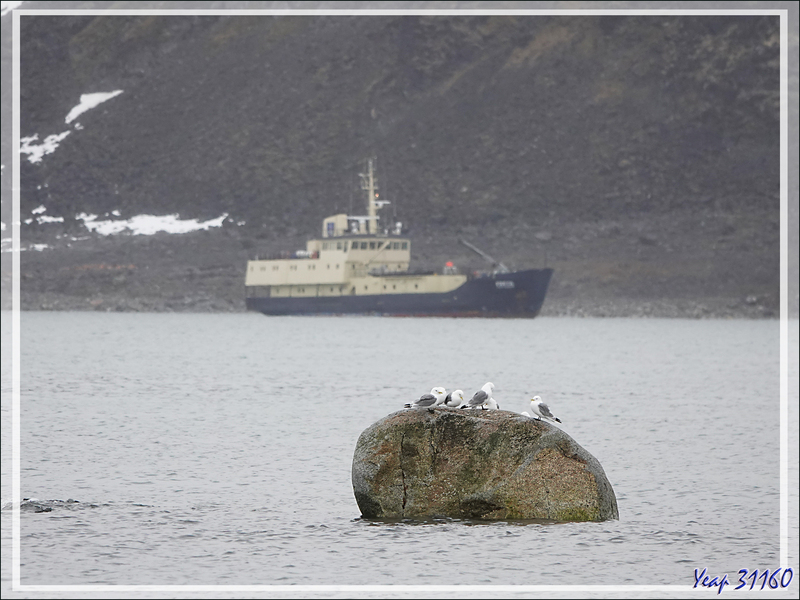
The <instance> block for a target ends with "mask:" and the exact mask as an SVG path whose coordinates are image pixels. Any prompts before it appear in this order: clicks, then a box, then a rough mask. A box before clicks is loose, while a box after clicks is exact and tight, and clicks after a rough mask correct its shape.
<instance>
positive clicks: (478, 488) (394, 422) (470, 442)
mask: <svg viewBox="0 0 800 600" xmlns="http://www.w3.org/2000/svg"><path fill="white" fill-rule="evenodd" d="M352 479H353V491H354V493H355V496H356V502H357V503H358V507H359V509H360V510H361V513H362V515H363V516H364V517H366V518H404V517H405V518H425V517H436V516H442V517H454V518H463V519H546V520H553V521H604V520H607V519H618V518H619V512H618V510H617V499H616V496H615V495H614V490H613V489H612V488H611V484H610V483H609V482H608V479H607V478H606V475H605V473H604V472H603V468H602V467H601V466H600V463H599V462H598V461H597V459H595V458H594V457H593V456H592V455H591V454H589V453H588V452H587V451H586V450H584V449H583V448H582V447H581V446H579V445H578V443H577V442H575V440H573V439H572V438H571V437H570V436H568V435H567V434H566V433H564V432H563V431H561V430H560V429H558V428H557V427H555V426H553V425H550V424H549V423H545V422H542V421H538V420H534V419H531V418H529V417H526V416H524V415H520V414H517V413H514V412H509V411H504V410H462V409H451V408H444V407H437V408H435V409H433V408H421V409H420V408H412V409H408V410H403V411H400V412H396V413H393V414H391V415H388V416H387V417H384V418H383V419H381V420H380V421H378V422H377V423H374V424H373V425H372V426H370V427H368V428H367V429H366V430H365V431H364V432H363V433H362V434H361V436H360V437H359V438H358V443H357V444H356V450H355V454H354V456H353V470H352Z"/></svg>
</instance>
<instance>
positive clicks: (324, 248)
mask: <svg viewBox="0 0 800 600" xmlns="http://www.w3.org/2000/svg"><path fill="white" fill-rule="evenodd" d="M322 249H323V250H327V249H328V242H323V244H322Z"/></svg>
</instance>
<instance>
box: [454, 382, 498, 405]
mask: <svg viewBox="0 0 800 600" xmlns="http://www.w3.org/2000/svg"><path fill="white" fill-rule="evenodd" d="M493 390H494V384H493V383H492V382H491V381H487V382H486V383H484V384H483V387H482V388H481V389H479V390H478V391H477V392H475V395H474V396H472V398H471V399H470V401H469V402H467V403H466V404H464V405H462V406H461V408H483V407H484V405H485V404H486V403H487V402H489V400H490V399H492V391H493ZM492 400H493V399H492ZM487 408H488V407H487ZM494 408H498V406H497V403H496V402H494Z"/></svg>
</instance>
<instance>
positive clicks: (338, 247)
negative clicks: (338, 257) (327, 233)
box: [336, 242, 347, 250]
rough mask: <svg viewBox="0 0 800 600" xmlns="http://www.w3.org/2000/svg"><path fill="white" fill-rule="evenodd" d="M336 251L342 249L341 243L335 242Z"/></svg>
mask: <svg viewBox="0 0 800 600" xmlns="http://www.w3.org/2000/svg"><path fill="white" fill-rule="evenodd" d="M336 249H337V250H341V249H342V242H336ZM345 250H347V246H345Z"/></svg>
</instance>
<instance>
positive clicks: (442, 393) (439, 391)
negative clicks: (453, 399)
mask: <svg viewBox="0 0 800 600" xmlns="http://www.w3.org/2000/svg"><path fill="white" fill-rule="evenodd" d="M431 394H433V395H434V396H436V406H440V405H442V404H444V403H445V401H446V400H447V390H446V389H444V388H443V387H435V388H431Z"/></svg>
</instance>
